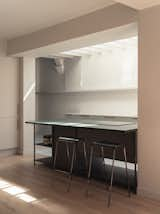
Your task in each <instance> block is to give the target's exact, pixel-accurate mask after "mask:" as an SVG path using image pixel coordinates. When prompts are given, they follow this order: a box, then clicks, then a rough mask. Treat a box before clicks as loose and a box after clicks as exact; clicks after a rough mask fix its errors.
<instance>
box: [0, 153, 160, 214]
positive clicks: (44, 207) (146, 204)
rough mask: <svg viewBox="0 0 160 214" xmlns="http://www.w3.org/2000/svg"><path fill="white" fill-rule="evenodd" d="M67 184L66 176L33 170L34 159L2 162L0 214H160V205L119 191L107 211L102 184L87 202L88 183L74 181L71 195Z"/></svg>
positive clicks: (10, 159) (115, 193)
mask: <svg viewBox="0 0 160 214" xmlns="http://www.w3.org/2000/svg"><path fill="white" fill-rule="evenodd" d="M67 181H68V180H67V177H66V176H65V175H63V174H60V173H57V172H54V171H53V170H51V169H48V168H46V167H44V166H36V167H34V166H33V162H32V159H31V158H26V157H25V158H24V157H22V156H14V157H8V158H1V159H0V214H14V213H18V214H32V213H33V214H44V213H45V214H52V213H53V214H103V213H105V214H106V213H110V214H121V213H123V214H150V213H151V214H160V203H159V202H156V201H151V200H149V199H144V198H140V197H137V196H134V195H132V197H131V198H128V197H127V193H126V192H125V191H122V190H119V189H114V192H113V198H112V205H111V207H110V208H107V204H106V199H107V193H106V191H105V187H104V186H103V185H102V184H98V183H95V182H93V184H92V185H91V187H90V194H89V197H88V198H86V196H85V189H86V180H85V179H82V178H77V177H76V178H75V177H73V183H72V186H71V191H70V192H69V193H67V192H66V189H67ZM20 188H21V189H20ZM30 197H31V198H30ZM29 201H30V202H29Z"/></svg>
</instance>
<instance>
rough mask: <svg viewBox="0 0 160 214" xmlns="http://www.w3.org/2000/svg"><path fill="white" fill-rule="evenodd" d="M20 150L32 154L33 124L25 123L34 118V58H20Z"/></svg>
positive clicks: (25, 153)
mask: <svg viewBox="0 0 160 214" xmlns="http://www.w3.org/2000/svg"><path fill="white" fill-rule="evenodd" d="M21 90H22V93H21V135H22V136H21V139H22V142H21V152H22V153H23V154H24V155H30V154H33V126H32V125H28V124H25V122H26V121H28V120H35V59H34V58H30V57H28V58H27V57H25V58H22V59H21Z"/></svg>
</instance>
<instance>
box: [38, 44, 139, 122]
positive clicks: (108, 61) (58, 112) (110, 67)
mask: <svg viewBox="0 0 160 214" xmlns="http://www.w3.org/2000/svg"><path fill="white" fill-rule="evenodd" d="M64 67H65V73H64V75H59V74H57V73H56V72H55V68H54V64H53V60H52V59H44V58H40V59H39V60H37V89H36V90H37V91H38V92H40V93H38V94H37V103H38V105H37V112H38V113H37V118H39V119H51V118H54V117H62V116H63V115H64V114H66V113H80V114H96V115H97V114H98V115H117V116H137V90H136V88H137V67H138V66H137V47H134V48H126V49H114V48H112V51H108V52H104V53H102V54H94V55H92V56H84V57H82V58H74V59H66V60H65V63H64ZM127 88H129V89H131V90H123V89H127ZM44 92H45V93H44ZM46 92H47V93H46ZM68 92H69V93H68ZM75 92H76V93H75Z"/></svg>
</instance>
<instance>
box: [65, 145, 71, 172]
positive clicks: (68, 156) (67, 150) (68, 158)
mask: <svg viewBox="0 0 160 214" xmlns="http://www.w3.org/2000/svg"><path fill="white" fill-rule="evenodd" d="M65 144H66V153H67V169H68V165H69V163H70V152H69V146H68V143H67V142H65Z"/></svg>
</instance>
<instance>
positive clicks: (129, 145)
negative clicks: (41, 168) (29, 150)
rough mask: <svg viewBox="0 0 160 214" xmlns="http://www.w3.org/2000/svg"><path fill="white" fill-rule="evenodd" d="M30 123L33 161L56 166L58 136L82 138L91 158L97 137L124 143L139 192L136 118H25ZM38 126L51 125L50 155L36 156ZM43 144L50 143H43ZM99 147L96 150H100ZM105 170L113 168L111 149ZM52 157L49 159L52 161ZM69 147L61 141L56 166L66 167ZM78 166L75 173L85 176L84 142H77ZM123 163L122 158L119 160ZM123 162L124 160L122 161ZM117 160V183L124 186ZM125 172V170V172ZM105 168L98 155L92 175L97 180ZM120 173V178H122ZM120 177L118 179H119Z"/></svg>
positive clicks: (134, 184)
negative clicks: (67, 148) (82, 144)
mask: <svg viewBox="0 0 160 214" xmlns="http://www.w3.org/2000/svg"><path fill="white" fill-rule="evenodd" d="M26 123H27V124H32V125H33V126H34V163H35V162H36V161H42V162H44V163H47V164H49V166H50V167H53V159H54V151H55V142H56V140H57V138H58V137H59V136H65V137H74V138H81V139H83V140H84V141H85V142H86V146H87V157H88V158H89V148H90V143H92V142H94V141H104V140H106V141H109V142H112V143H119V144H122V143H123V144H125V146H126V150H127V161H128V163H131V164H132V169H130V170H129V171H130V178H131V180H132V182H131V184H132V190H133V191H134V192H136V187H137V123H136V121H135V120H126V121H125V120H121V119H115V118H114V119H111V118H108V119H106V120H92V119H71V118H70V119H59V120H53V121H26ZM36 126H49V127H51V130H52V133H51V136H52V143H51V144H50V145H48V146H50V147H51V149H52V155H51V157H50V158H48V159H47V161H46V159H38V160H36ZM41 145H42V146H47V145H44V144H43V143H41ZM99 152H100V151H98V150H97V151H96V153H97V154H99ZM105 157H106V166H107V167H106V171H107V172H109V171H110V165H109V164H107V160H109V159H110V158H111V157H112V151H111V150H108V151H105ZM49 160H50V161H49ZM66 160H67V157H66V151H65V146H64V145H60V146H59V150H58V158H57V168H58V169H60V170H66ZM76 160H77V161H76V166H75V167H74V168H75V169H74V174H76V175H80V176H86V170H85V161H84V157H83V150H82V146H81V145H78V154H76ZM116 160H118V161H123V154H122V152H121V151H119V152H118V153H117V156H116ZM119 163H121V162H119ZM120 165H121V164H120ZM120 165H118V164H117V167H116V170H115V171H116V173H115V175H116V176H115V183H117V184H120V185H123V186H125V185H126V180H125V179H124V176H123V171H124V168H123V167H120ZM124 174H125V173H124ZM105 175H106V172H104V165H103V161H102V159H101V158H100V156H99V155H98V158H97V157H95V158H94V161H93V175H92V177H94V178H95V179H96V180H105ZM119 177H120V179H119ZM116 178H118V179H116Z"/></svg>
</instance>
